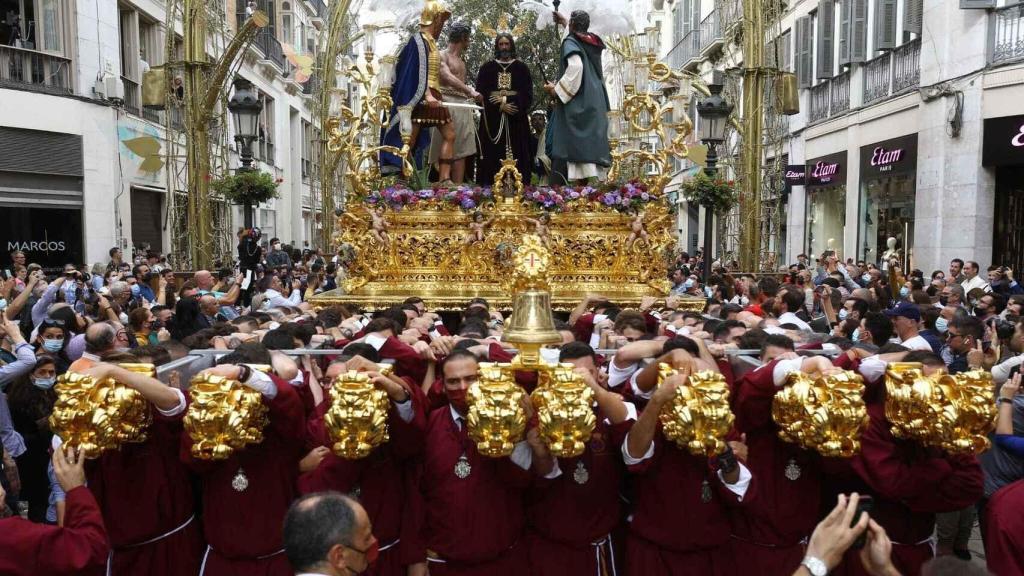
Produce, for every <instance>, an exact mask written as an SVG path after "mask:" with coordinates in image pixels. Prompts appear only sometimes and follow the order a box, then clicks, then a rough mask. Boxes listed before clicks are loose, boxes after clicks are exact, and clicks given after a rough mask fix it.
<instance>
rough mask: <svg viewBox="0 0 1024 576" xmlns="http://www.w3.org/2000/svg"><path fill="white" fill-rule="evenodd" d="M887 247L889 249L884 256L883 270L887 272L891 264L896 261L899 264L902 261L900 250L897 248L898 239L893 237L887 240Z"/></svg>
mask: <svg viewBox="0 0 1024 576" xmlns="http://www.w3.org/2000/svg"><path fill="white" fill-rule="evenodd" d="M885 245H886V247H887V248H888V249H887V250H886V251H885V253H883V254H882V270H886V271H887V270H888V269H889V262H892V261H893V259H895V260H896V262H897V263H899V262H901V261H902V256H901V255H900V249H899V248H897V247H896V239H895V238H893V237H892V236H889V238H888V239H886V241H885Z"/></svg>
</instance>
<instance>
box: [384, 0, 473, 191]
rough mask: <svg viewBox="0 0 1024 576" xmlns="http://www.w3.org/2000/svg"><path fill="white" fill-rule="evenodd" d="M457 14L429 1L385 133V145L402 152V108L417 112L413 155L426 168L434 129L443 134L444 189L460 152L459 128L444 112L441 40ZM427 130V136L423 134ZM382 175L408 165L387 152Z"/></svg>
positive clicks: (399, 69) (403, 56)
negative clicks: (424, 160)
mask: <svg viewBox="0 0 1024 576" xmlns="http://www.w3.org/2000/svg"><path fill="white" fill-rule="evenodd" d="M451 15H452V13H451V11H450V10H448V8H447V7H446V6H445V4H444V2H442V1H441V0H428V1H427V4H426V7H424V8H423V12H422V13H421V15H420V29H419V32H416V33H415V34H413V35H412V37H411V38H409V41H408V42H406V44H405V47H404V48H402V52H401V53H400V54H399V55H398V62H397V63H396V65H395V83H394V84H393V85H392V86H391V99H392V102H393V105H392V107H391V115H390V117H389V118H390V120H389V122H388V125H387V126H386V127H384V128H383V129H382V130H381V144H383V145H387V146H394V147H396V148H401V147H402V135H401V132H400V130H399V125H398V124H399V119H398V107H399V106H405V105H410V104H411V105H412V106H413V113H412V121H413V127H412V134H411V136H412V139H411V145H410V146H411V148H412V150H411V152H412V157H413V159H414V162H415V164H416V165H417V166H418V167H422V161H421V160H422V159H421V156H422V154H421V153H422V152H423V151H425V150H426V149H427V148H428V147H429V146H430V130H429V129H430V128H431V127H436V128H437V129H438V131H439V132H440V133H441V138H442V143H441V152H440V159H439V160H438V163H437V164H438V170H437V171H438V174H439V177H440V181H441V183H442V184H447V183H450V181H451V167H452V154H453V151H454V146H455V128H454V126H453V125H452V121H451V114H449V112H448V109H447V108H445V107H444V103H443V101H442V96H441V79H440V74H441V53H440V52H439V51H438V48H437V42H436V41H437V38H439V37H440V36H441V32H442V30H444V25H445V23H446V22H447V21H448V19H449V18H451ZM423 127H426V128H427V130H423V129H422V128H423ZM380 162H381V173H382V174H394V173H396V172H398V171H400V170H401V169H402V160H401V158H398V157H397V156H395V155H394V154H390V153H387V152H382V153H381V155H380Z"/></svg>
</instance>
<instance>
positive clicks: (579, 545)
mask: <svg viewBox="0 0 1024 576" xmlns="http://www.w3.org/2000/svg"><path fill="white" fill-rule="evenodd" d="M559 361H560V362H567V363H570V364H573V365H574V366H576V372H577V373H578V374H580V375H581V377H583V378H584V380H585V381H586V382H587V384H588V385H589V386H590V387H591V389H592V390H594V394H595V401H596V402H597V408H595V410H594V412H595V415H596V416H597V423H596V425H595V426H594V431H593V433H592V434H591V437H590V441H589V442H587V444H586V449H585V450H584V452H583V454H582V455H580V456H579V457H576V458H558V460H557V465H556V467H555V471H554V473H551V474H548V475H547V476H545V477H538V478H536V479H535V481H534V485H533V487H532V488H531V489H530V491H529V494H528V497H527V512H526V513H527V523H528V524H529V529H528V531H527V535H526V547H527V553H528V555H529V558H530V573H531V574H532V575H533V576H567V575H569V574H573V575H579V576H590V575H593V576H602V575H604V574H612V573H614V572H615V571H616V568H615V567H614V566H615V562H616V558H617V557H621V555H622V552H623V550H617V549H616V548H615V546H614V545H613V542H612V534H611V533H612V530H613V529H614V528H615V527H616V526H617V525H618V523H619V520H620V519H621V510H620V508H621V504H620V502H621V501H620V494H619V493H620V491H621V488H622V479H623V473H624V471H625V470H624V466H623V464H622V456H621V452H620V451H619V450H618V449H617V448H618V446H620V445H621V443H622V439H623V437H624V436H625V431H626V428H628V425H626V424H625V422H626V421H627V420H636V408H634V407H633V405H632V404H627V403H625V402H623V401H622V398H621V396H619V395H618V394H616V393H614V392H609V391H608V390H607V389H606V388H605V387H603V386H602V385H601V384H599V383H598V381H599V380H600V379H602V378H601V377H600V375H599V373H598V370H597V365H596V364H595V354H594V349H593V348H591V347H590V346H589V345H587V344H584V343H583V342H570V343H569V344H566V345H565V346H563V347H562V349H561V354H560V356H559ZM544 451H545V452H546V449H544Z"/></svg>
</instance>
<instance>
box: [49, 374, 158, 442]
mask: <svg viewBox="0 0 1024 576" xmlns="http://www.w3.org/2000/svg"><path fill="white" fill-rule="evenodd" d="M124 368H125V369H127V370H132V371H137V372H144V373H145V372H147V369H148V371H150V372H151V371H152V370H153V366H152V364H145V365H142V364H131V365H125V366H124ZM56 391H57V401H56V402H55V404H54V407H53V413H52V414H50V428H51V429H52V430H53V432H54V434H57V435H58V436H60V438H61V439H62V440H63V442H64V446H70V447H74V448H78V449H79V450H81V451H82V452H84V453H85V456H86V457H87V458H97V457H99V455H100V454H101V453H103V452H104V451H106V450H117V449H119V448H120V447H121V444H122V443H125V442H144V441H145V440H146V428H147V427H148V426H149V424H150V422H151V417H150V413H149V403H148V402H146V399H145V398H143V397H142V394H139V392H138V391H137V390H135V389H134V388H129V387H128V386H125V385H123V384H121V383H119V382H117V381H116V380H114V379H112V378H104V379H102V380H97V379H96V378H93V377H92V376H86V375H84V374H76V373H74V372H66V373H64V374H62V375H60V376H59V377H58V378H57V385H56Z"/></svg>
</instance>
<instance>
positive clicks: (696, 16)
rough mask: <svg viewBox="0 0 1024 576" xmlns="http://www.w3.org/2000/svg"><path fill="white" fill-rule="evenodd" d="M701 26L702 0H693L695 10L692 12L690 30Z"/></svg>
mask: <svg viewBox="0 0 1024 576" xmlns="http://www.w3.org/2000/svg"><path fill="white" fill-rule="evenodd" d="M699 27H700V0H693V11H692V12H691V13H690V30H696V29H698V28H699Z"/></svg>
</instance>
